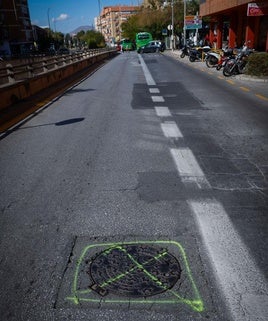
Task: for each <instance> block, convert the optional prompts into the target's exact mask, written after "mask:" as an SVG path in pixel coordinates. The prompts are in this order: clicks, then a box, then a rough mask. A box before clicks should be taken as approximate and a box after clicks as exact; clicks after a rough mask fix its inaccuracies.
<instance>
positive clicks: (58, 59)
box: [0, 48, 115, 86]
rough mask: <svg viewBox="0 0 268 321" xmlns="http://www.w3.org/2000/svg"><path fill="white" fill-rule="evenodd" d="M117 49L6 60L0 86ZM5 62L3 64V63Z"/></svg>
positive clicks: (1, 69)
mask: <svg viewBox="0 0 268 321" xmlns="http://www.w3.org/2000/svg"><path fill="white" fill-rule="evenodd" d="M107 51H108V52H110V51H115V49H110V48H109V49H107V48H102V49H92V50H86V51H83V52H78V53H72V54H66V55H55V56H41V57H40V56H37V57H35V56H33V57H29V58H28V59H26V61H27V62H26V63H20V62H16V64H13V63H12V60H11V62H6V66H5V67H1V68H0V86H1V85H6V84H12V83H15V82H16V81H21V80H25V79H29V78H33V77H35V76H37V75H40V74H42V73H45V72H48V71H50V70H55V69H57V68H61V67H63V66H66V65H71V64H73V63H76V62H78V61H82V60H85V59H89V58H90V57H92V56H97V55H99V54H101V53H104V52H107ZM3 63H4V62H2V63H1V64H2V65H3Z"/></svg>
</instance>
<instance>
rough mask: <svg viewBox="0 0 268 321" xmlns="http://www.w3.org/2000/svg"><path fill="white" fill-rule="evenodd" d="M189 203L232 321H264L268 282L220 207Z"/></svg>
mask: <svg viewBox="0 0 268 321" xmlns="http://www.w3.org/2000/svg"><path fill="white" fill-rule="evenodd" d="M188 203H189V205H190V208H191V209H192V211H193V212H194V214H195V217H196V220H197V223H198V226H199V229H200V232H201V235H202V237H203V241H204V244H205V246H206V248H207V250H208V254H209V257H210V260H211V262H212V263H213V266H214V271H215V274H216V277H217V280H218V282H219V284H220V287H221V290H222V291H223V294H224V297H225V299H226V301H227V304H228V306H229V308H230V311H231V314H232V316H233V320H235V321H257V320H258V321H265V320H267V315H268V288H267V282H266V280H265V277H264V276H263V275H262V273H261V272H260V271H259V269H258V267H257V266H256V264H255V262H254V261H253V259H252V257H251V255H250V253H249V252H248V250H247V247H246V246H245V245H244V243H243V242H242V240H241V238H240V236H239V235H238V233H237V232H236V230H235V229H234V227H233V224H232V222H231V220H230V218H229V217H228V214H227V213H226V211H225V210H224V208H223V206H222V205H221V204H220V203H219V202H217V201H216V200H203V201H194V200H190V201H188Z"/></svg>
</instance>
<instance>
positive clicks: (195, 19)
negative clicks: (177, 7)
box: [185, 15, 202, 29]
mask: <svg viewBox="0 0 268 321" xmlns="http://www.w3.org/2000/svg"><path fill="white" fill-rule="evenodd" d="M185 26H186V29H201V28H202V18H201V16H197V15H196V16H185Z"/></svg>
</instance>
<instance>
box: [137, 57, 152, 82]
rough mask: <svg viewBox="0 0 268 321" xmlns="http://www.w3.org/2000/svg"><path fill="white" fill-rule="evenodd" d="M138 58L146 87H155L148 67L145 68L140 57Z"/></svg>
mask: <svg viewBox="0 0 268 321" xmlns="http://www.w3.org/2000/svg"><path fill="white" fill-rule="evenodd" d="M138 57H139V60H140V63H141V66H142V69H143V73H144V76H145V79H146V82H147V85H148V86H155V85H156V83H155V81H154V79H153V77H152V75H151V73H150V71H149V69H148V67H147V66H146V64H145V62H144V60H143V58H142V56H141V55H138Z"/></svg>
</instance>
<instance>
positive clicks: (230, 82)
mask: <svg viewBox="0 0 268 321" xmlns="http://www.w3.org/2000/svg"><path fill="white" fill-rule="evenodd" d="M226 82H228V84H230V85H234V84H235V82H234V81H233V80H230V79H228V80H226Z"/></svg>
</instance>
